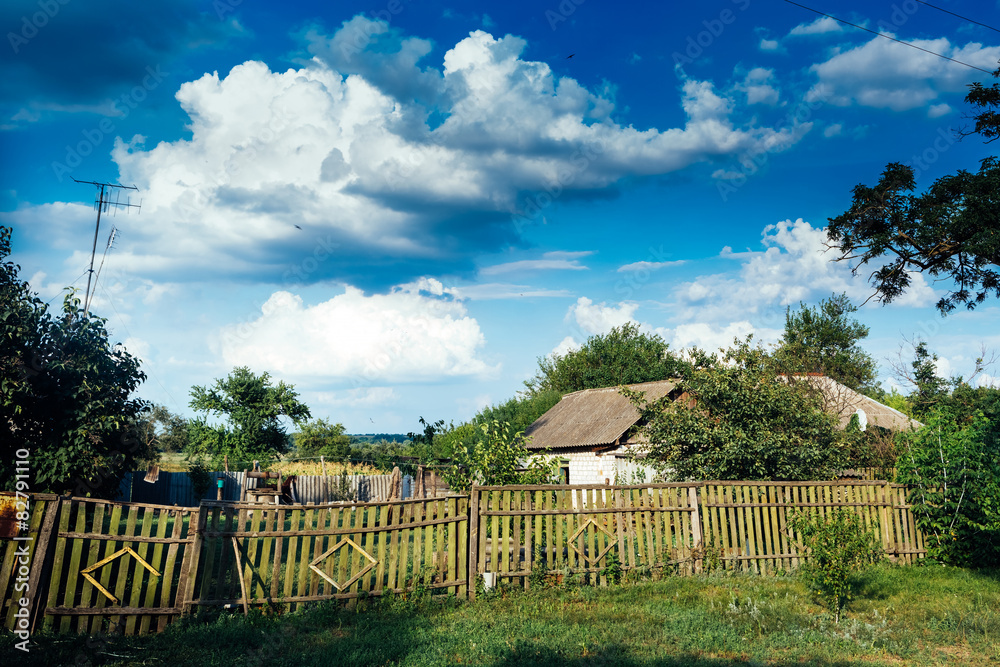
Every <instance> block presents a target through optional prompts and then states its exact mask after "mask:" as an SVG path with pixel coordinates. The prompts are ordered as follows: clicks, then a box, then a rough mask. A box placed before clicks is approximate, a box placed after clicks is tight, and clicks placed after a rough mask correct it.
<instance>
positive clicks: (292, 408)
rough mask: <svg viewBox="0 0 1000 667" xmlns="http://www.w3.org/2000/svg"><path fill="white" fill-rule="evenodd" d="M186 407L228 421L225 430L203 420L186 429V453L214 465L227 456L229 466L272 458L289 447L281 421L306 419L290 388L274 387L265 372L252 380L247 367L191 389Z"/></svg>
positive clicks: (306, 408)
mask: <svg viewBox="0 0 1000 667" xmlns="http://www.w3.org/2000/svg"><path fill="white" fill-rule="evenodd" d="M190 405H191V407H192V408H193V409H195V410H198V411H200V412H206V413H208V414H209V415H214V416H222V417H225V419H226V421H227V422H228V425H229V426H228V427H227V426H225V425H222V426H211V425H209V424H208V423H207V421H206V418H204V417H202V418H199V419H195V420H193V421H192V422H191V425H190V437H191V443H190V445H189V447H188V451H189V453H190V454H191V455H193V456H199V455H201V456H207V457H208V458H210V459H211V460H212V462H213V463H215V464H216V465H217V464H219V463H220V462H221V460H222V458H223V456H224V455H226V454H228V455H229V457H230V459H231V460H232V461H250V460H254V459H260V460H265V461H266V460H271V459H273V458H275V457H276V456H278V455H280V454H281V453H283V452H284V451H285V450H286V449H287V448H288V435H287V434H286V433H285V427H284V426H283V425H282V423H281V421H280V418H281V417H288V418H290V419H291V420H292V421H293V422H295V424H299V423H300V422H302V421H304V420H306V419H309V417H310V414H309V408H308V407H306V406H305V405H304V404H303V403H301V402H300V401H299V400H298V393H296V391H295V389H294V387H292V386H291V385H287V384H285V383H284V382H281V381H279V382H278V384H277V385H274V384H272V383H271V376H270V375H269V374H268V373H263V374H261V375H256V374H254V373H253V372H252V371H251V370H250V369H249V368H246V367H240V368H235V369H233V371H232V372H231V373H230V374H229V377H227V378H226V379H225V380H216V381H215V385H214V386H213V387H211V388H205V387H199V386H195V387H192V388H191V403H190Z"/></svg>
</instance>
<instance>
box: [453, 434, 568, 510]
mask: <svg viewBox="0 0 1000 667" xmlns="http://www.w3.org/2000/svg"><path fill="white" fill-rule="evenodd" d="M478 430H479V438H478V439H477V440H476V442H474V443H473V444H471V445H466V446H463V447H459V448H457V449H456V451H455V452H454V456H453V458H452V462H453V465H452V466H450V467H449V468H446V469H445V470H444V471H443V472H442V474H441V476H442V477H443V478H444V480H445V482H446V483H447V484H448V486H450V487H451V488H452V489H453V490H454V491H457V492H460V493H464V492H466V491H468V489H469V488H470V487H471V486H472V483H473V482H476V483H478V484H483V485H489V486H501V485H507V484H546V483H551V481H552V479H553V477H554V475H555V461H554V460H550V459H548V458H546V457H544V456H540V455H538V454H537V453H535V454H532V453H530V452H529V451H528V449H527V448H526V447H525V444H526V443H525V440H524V433H523V432H521V431H516V430H515V429H514V428H513V427H512V426H511V425H510V424H509V423H507V422H500V421H497V420H494V421H491V422H484V423H482V424H479V425H478Z"/></svg>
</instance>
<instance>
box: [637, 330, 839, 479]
mask: <svg viewBox="0 0 1000 667" xmlns="http://www.w3.org/2000/svg"><path fill="white" fill-rule="evenodd" d="M750 343H751V338H747V339H746V340H744V341H736V344H735V345H734V346H733V347H731V348H729V349H728V350H726V351H724V352H723V353H722V354H721V355H719V356H717V355H712V356H707V355H704V354H701V355H700V356H701V358H700V360H699V361H698V362H697V363H698V365H699V367H698V368H695V369H694V370H692V371H691V372H689V373H688V374H687V376H686V377H685V378H683V380H682V381H681V382H680V383H679V384H678V387H677V391H676V392H675V393H672V394H670V395H667V396H664V397H663V398H661V399H659V400H656V401H653V402H647V401H646V400H645V399H644V398H643V397H642V396H641V395H640V394H639V393H638V392H634V391H631V390H628V389H625V390H624V391H625V393H626V395H628V396H629V397H630V398H631V399H632V401H633V403H634V404H635V405H636V407H637V408H638V409H639V410H640V412H641V420H642V421H641V423H643V424H644V425H643V426H642V427H641V428H642V433H643V435H645V437H646V438H647V440H648V443H649V444H648V445H647V446H646V448H647V457H646V461H647V462H649V463H651V464H653V466H654V467H656V468H657V469H658V471H659V472H660V473H661V474H662V475H663V476H664V477H665V478H668V479H674V480H705V479H733V480H810V479H830V478H831V477H832V476H833V475H834V474H835V473H836V472H837V471H838V470H840V469H841V468H842V467H843V464H844V461H845V456H846V451H845V449H844V447H843V446H842V442H841V436H840V435H839V433H838V432H837V430H836V427H835V421H834V419H833V417H831V416H830V415H828V414H827V413H825V412H824V411H823V410H822V407H821V404H820V400H819V398H818V397H817V396H816V395H815V393H814V392H812V391H810V390H809V389H808V388H807V387H806V386H805V383H797V382H787V381H783V380H782V379H781V378H780V377H779V376H780V372H779V369H778V367H777V365H776V364H775V363H774V362H773V360H772V359H771V358H770V357H769V356H768V354H767V353H766V352H765V351H764V350H763V349H761V348H759V347H752V346H751V344H750ZM678 394H679V398H678Z"/></svg>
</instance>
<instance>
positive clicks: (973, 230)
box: [827, 69, 1000, 313]
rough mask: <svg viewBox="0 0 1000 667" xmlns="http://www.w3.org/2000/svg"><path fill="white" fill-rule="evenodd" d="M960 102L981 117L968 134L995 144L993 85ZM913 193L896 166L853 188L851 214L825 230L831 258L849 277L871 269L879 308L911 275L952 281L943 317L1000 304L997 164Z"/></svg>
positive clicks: (997, 91) (978, 87)
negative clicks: (846, 264) (989, 301)
mask: <svg viewBox="0 0 1000 667" xmlns="http://www.w3.org/2000/svg"><path fill="white" fill-rule="evenodd" d="M994 76H997V77H1000V69H998V70H997V71H996V72H994ZM965 99H966V101H967V102H969V103H970V104H973V105H974V106H976V107H978V108H979V109H980V110H981V111H980V113H979V114H978V115H977V116H976V126H975V130H974V132H975V133H978V134H980V135H982V136H983V137H985V138H986V139H987V142H989V141H993V140H994V139H996V138H997V136H998V134H1000V116H998V114H997V113H996V111H995V110H996V109H997V108H998V107H1000V88H998V86H997V84H996V83H994V84H993V85H992V86H991V87H987V86H983V85H982V84H978V83H977V84H973V86H972V87H971V90H970V92H969V94H968V95H967V96H966V98H965ZM915 188H916V184H915V182H914V177H913V169H912V168H911V167H909V166H906V165H903V164H899V163H897V162H893V163H890V164H889V165H888V166H886V168H885V171H883V173H882V176H881V178H880V179H879V182H878V183H877V184H876V185H875V186H874V187H869V186H867V185H863V184H860V185H858V186H856V187H855V188H854V198H853V203H852V204H851V207H850V209H848V210H847V211H846V212H845V213H843V214H841V215H839V216H837V217H836V218H831V219H830V224H829V226H828V227H827V236H828V238H829V245H830V247H832V248H836V249H837V251H838V252H839V253H840V256H839V257H838V258H837V259H838V260H849V261H852V262H855V263H854V265H853V268H854V271H855V272H857V270H858V269H859V268H860V267H862V266H864V265H867V264H869V262H871V263H872V265H873V266H876V267H877V268H875V269H874V270H873V271H872V273H871V274H870V276H869V280H870V282H871V284H872V286H873V287H874V288H875V291H876V295H877V296H878V299H879V300H880V301H881V302H883V303H889V302H890V301H892V300H894V299H896V298H897V297H899V296H900V295H901V294H903V293H904V292H905V291H906V289H907V288H908V287H909V286H910V284H911V282H912V275H911V274H912V272H923V273H927V274H928V275H930V276H933V277H935V278H949V279H951V280H953V281H954V283H955V289H954V290H952V291H950V292H948V294H946V295H945V296H944V297H942V298H941V300H940V301H938V304H937V306H938V309H939V310H940V311H941V313H948V312H950V311H952V310H953V309H954V308H955V307H956V306H959V305H962V306H965V307H966V308H969V309H972V308H975V307H976V306H977V305H978V304H980V303H982V302H983V301H985V300H986V298H987V297H988V296H990V295H993V296H998V297H1000V273H998V269H1000V161H998V160H997V158H996V157H995V156H993V157H988V158H986V159H984V160H983V161H982V162H981V164H980V167H979V171H978V172H975V173H972V172H968V171H964V170H963V171H959V172H958V173H957V174H953V175H949V176H944V177H942V178H939V179H938V180H937V181H935V182H934V184H933V185H931V187H930V188H929V189H928V190H927V192H925V193H923V194H912V193H913V191H914V190H915Z"/></svg>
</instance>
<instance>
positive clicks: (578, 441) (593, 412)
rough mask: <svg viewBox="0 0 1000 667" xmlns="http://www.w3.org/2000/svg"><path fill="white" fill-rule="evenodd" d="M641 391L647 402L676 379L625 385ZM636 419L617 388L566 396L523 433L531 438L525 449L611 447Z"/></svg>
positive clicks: (661, 395)
mask: <svg viewBox="0 0 1000 667" xmlns="http://www.w3.org/2000/svg"><path fill="white" fill-rule="evenodd" d="M628 386H629V388H631V389H634V390H636V391H641V392H643V393H644V394H645V397H646V400H647V401H655V400H656V399H658V398H661V397H663V396H665V395H666V394H669V393H670V392H671V391H672V390H673V388H674V387H676V386H677V381H676V380H661V381H659V382H643V383H640V384H631V385H628ZM638 420H639V411H638V410H636V409H635V406H634V405H632V402H631V401H630V400H628V399H627V398H625V397H624V396H622V395H621V394H620V393H619V392H618V387H605V388H603V389H584V390H583V391H576V392H573V393H572V394H566V395H565V396H563V397H562V400H561V401H559V402H558V403H556V404H555V405H554V406H553V407H552V408H551V409H550V410H549V411H548V412H546V413H545V414H544V415H542V416H541V417H539V418H538V419H537V420H535V422H534V423H533V424H532V425H531V426H529V427H528V428H527V430H525V432H524V435H525V437H530V438H531V440H530V441H529V442H528V449H566V448H569V447H613V446H617V445H619V444H622V442H623V436H625V435H626V434H627V432H628V430H629V429H630V428H632V426H634V425H635V423H636V421H638Z"/></svg>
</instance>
